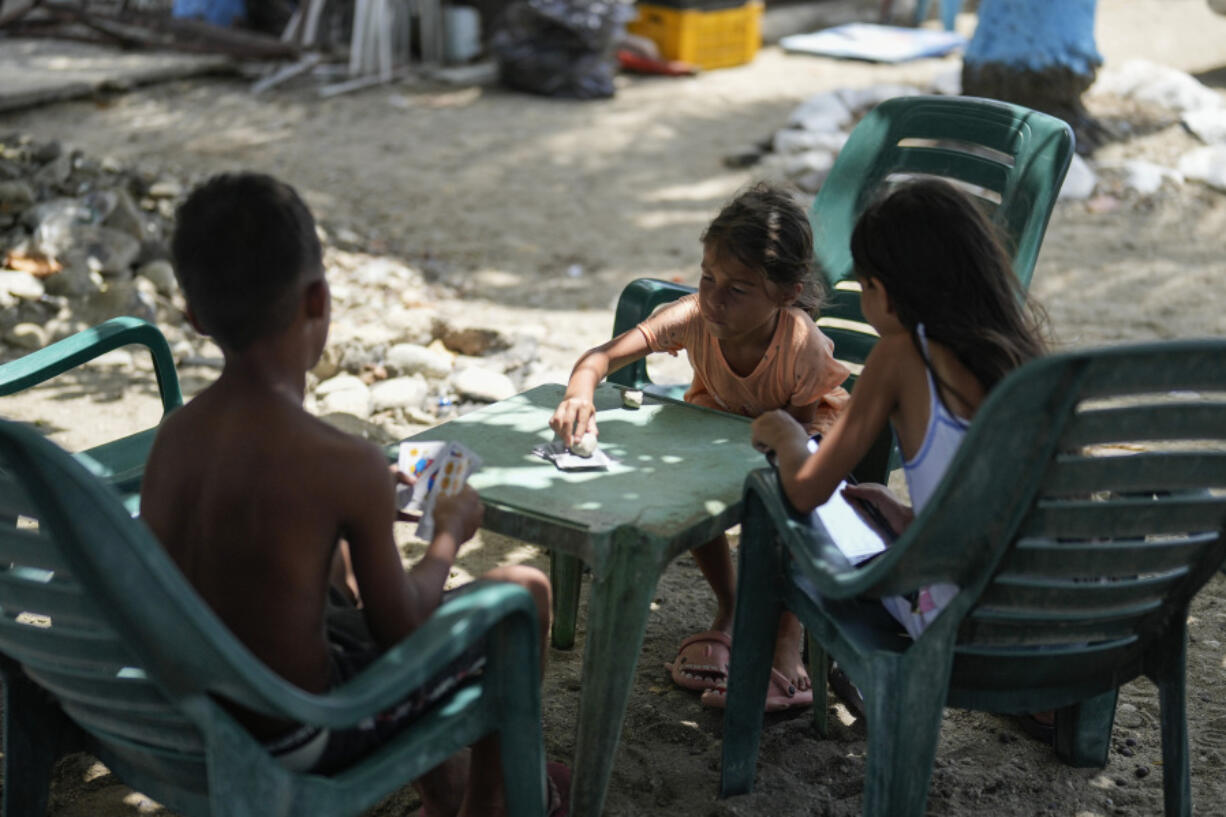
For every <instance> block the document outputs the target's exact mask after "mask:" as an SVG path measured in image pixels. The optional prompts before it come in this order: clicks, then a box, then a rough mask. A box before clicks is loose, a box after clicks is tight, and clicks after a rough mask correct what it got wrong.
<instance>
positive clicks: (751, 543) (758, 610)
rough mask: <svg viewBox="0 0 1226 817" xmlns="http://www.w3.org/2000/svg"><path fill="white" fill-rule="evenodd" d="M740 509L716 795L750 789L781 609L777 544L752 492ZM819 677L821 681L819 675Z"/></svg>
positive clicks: (756, 758) (732, 793)
mask: <svg viewBox="0 0 1226 817" xmlns="http://www.w3.org/2000/svg"><path fill="white" fill-rule="evenodd" d="M745 511H746V515H745V520H744V522H743V523H742V526H741V531H742V534H741V546H740V553H739V555H738V567H737V571H738V574H737V575H738V578H737V588H738V590H737V605H736V612H735V614H734V622H733V631H732V641H733V644H735V645H736V648H735V649H734V650H733V651H732V662H731V665H730V666H729V668H728V698H727V700H728V708H727V709H726V710H725V711H724V745H723V761H722V765H721V773H720V796H721V797H729V796H732V795H734V794H747V793H748V792H750V791H751V790H752V789H753V781H754V771H755V769H757V765H758V745H759V741H760V738H761V735H762V714H763V712H764V711H765V707H766V691H767V686H768V684H769V683H770V672H771V662H772V660H773V658H774V651H775V650H774V648H775V635H776V633H777V632H778V630H779V616H780V614H781V613H782V612H783V604H782V603H781V602H780V600H779V596H778V594H777V593H776V592H775V590H774V588H775V585H776V583H777V582H778V578H779V575H780V567H779V550H778V544H777V542H776V541H775V538H774V536H773V533H772V531H771V529H770V527H769V524H768V523H767V521H766V518H765V517H766V514H765V511H764V509H763V508H762V504H761V503H760V502H759V501H757V500H756V498H755V497H752V496H751V497H750V498H749V501H748V502H747V503H746V509H745ZM816 680H817V679H816V678H815V682H816ZM821 683H822V684H824V683H825V676H824V675H823V676H822V679H821ZM746 691H748V694H746Z"/></svg>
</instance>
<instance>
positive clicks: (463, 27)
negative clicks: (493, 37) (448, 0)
mask: <svg viewBox="0 0 1226 817" xmlns="http://www.w3.org/2000/svg"><path fill="white" fill-rule="evenodd" d="M480 53H481V15H480V14H479V13H478V12H477V10H476V9H475V8H472V7H471V6H450V5H449V6H447V7H446V8H444V9H443V56H444V58H445V59H446V60H447V62H450V63H456V62H468V61H469V60H471V59H472V58H473V57H475V56H477V55H478V54H480Z"/></svg>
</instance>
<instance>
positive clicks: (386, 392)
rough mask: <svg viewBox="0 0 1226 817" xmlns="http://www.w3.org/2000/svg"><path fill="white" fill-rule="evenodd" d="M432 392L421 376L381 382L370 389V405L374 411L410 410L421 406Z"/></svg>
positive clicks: (394, 378)
mask: <svg viewBox="0 0 1226 817" xmlns="http://www.w3.org/2000/svg"><path fill="white" fill-rule="evenodd" d="M429 391H430V387H429V385H428V384H427V383H426V381H425V378H423V377H421V375H417V376H415V377H393V378H390V379H388V380H380V381H379V382H378V383H375V384H374V385H373V386H371V387H370V404H371V409H372V410H374V411H385V410H387V409H396V408H410V407H417V406H420V405H421V402H422V401H423V400H425V399H426V394H427V393H428V392H429Z"/></svg>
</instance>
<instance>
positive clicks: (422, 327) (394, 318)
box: [382, 289, 438, 344]
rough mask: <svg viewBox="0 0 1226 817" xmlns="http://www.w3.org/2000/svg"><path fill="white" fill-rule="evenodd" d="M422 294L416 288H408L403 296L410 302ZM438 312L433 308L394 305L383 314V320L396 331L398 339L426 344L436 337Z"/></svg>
mask: <svg viewBox="0 0 1226 817" xmlns="http://www.w3.org/2000/svg"><path fill="white" fill-rule="evenodd" d="M419 296H420V293H417V292H416V291H415V290H412V289H406V290H404V292H402V293H401V297H402V298H403V299H404V300H405V301H406V303H408V302H413V301H416V299H417V298H418V297H419ZM437 319H438V313H437V312H436V311H435V310H433V309H423V308H409V309H405V308H403V307H400V306H393V307H391V308H390V309H388V310H387V311H386V312H384V314H383V318H382V320H383V321H384V322H385V323H387V325H388V326H389V327H391V328H392V329H394V330H395V331H396V340H404V341H408V342H410V343H418V344H426V343H429V342H430V341H431V340H432V339H433V338H434V323H435V321H436V320H437Z"/></svg>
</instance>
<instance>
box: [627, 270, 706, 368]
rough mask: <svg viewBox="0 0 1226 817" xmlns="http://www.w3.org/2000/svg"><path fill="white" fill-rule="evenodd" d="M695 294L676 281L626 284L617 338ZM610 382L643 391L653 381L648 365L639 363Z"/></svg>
mask: <svg viewBox="0 0 1226 817" xmlns="http://www.w3.org/2000/svg"><path fill="white" fill-rule="evenodd" d="M695 291H696V290H695V289H694V288H693V287H691V286H686V285H685V284H677V283H673V282H672V281H662V280H660V279H658V278H636V279H635V280H633V281H631V282H630V283H629V284H626V288H625V289H623V290H622V294H621V295H620V296H618V298H617V311H616V312H615V313H614V315H613V337H617V336H618V335H620V334H621V333H622V332H625V331H627V330H629V329H633V328H634V327H635V326H637V325H638V324H639V323H641V322H642V321H644V320H646V319H647V317H648V316H650V315H651V313H652V312H654V311H655V310H656V308H657V307H659V306H661V305H662V304H666V303H671V302H672V301H675V300H677V299H678V298H681V297H682V296H685V295H689V294H690V293H692V292H695ZM608 381H609V382H610V383H616V384H618V385H619V386H625V387H626V388H629V389H641V388H642V387H643V386H646V385H650V383H651V378H650V377H648V376H647V361H645V360H636V361H635V362H634V363H631V364H630V365H628V366H624V367H622V368H620V369H618V370H617V371H615V372H613V373H611V374H610V375H609V377H608Z"/></svg>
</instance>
